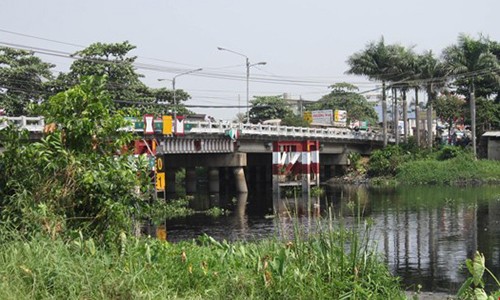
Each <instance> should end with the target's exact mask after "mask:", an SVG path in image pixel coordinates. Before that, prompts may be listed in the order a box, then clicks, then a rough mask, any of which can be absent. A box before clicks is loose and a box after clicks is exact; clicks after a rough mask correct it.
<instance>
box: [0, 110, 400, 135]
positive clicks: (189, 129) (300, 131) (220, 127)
mask: <svg viewBox="0 0 500 300" xmlns="http://www.w3.org/2000/svg"><path fill="white" fill-rule="evenodd" d="M137 122H141V121H137ZM155 122H156V121H155ZM9 124H14V125H16V126H18V127H19V128H22V129H27V130H29V131H32V132H43V130H44V127H45V121H44V118H43V117H26V116H20V117H0V130H1V129H4V128H5V127H7V126H8V125H9ZM160 127H161V126H160ZM184 127H185V134H186V135H189V134H214V135H224V134H226V133H227V132H228V131H229V130H231V129H236V130H239V131H240V132H241V134H242V136H275V137H276V136H280V137H292V138H293V137H299V138H311V139H317V138H320V139H326V140H328V139H337V140H338V139H345V140H360V141H363V140H364V141H383V136H382V134H381V133H379V132H373V131H354V130H352V129H350V128H313V127H293V126H281V125H264V124H245V123H230V122H205V121H194V122H193V121H185V122H184ZM124 130H127V131H134V132H142V131H143V130H144V129H142V128H137V127H136V126H129V127H127V128H124ZM388 138H389V140H390V141H393V139H394V137H393V136H392V135H389V136H388Z"/></svg>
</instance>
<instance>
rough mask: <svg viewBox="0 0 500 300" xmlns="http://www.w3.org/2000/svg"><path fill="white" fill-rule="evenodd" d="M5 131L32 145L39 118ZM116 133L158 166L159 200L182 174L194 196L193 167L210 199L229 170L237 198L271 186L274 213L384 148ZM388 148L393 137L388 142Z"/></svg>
mask: <svg viewBox="0 0 500 300" xmlns="http://www.w3.org/2000/svg"><path fill="white" fill-rule="evenodd" d="M10 123H13V124H15V125H16V126H18V127H19V128H21V129H27V130H28V131H30V133H31V134H32V136H33V138H35V139H36V138H40V137H41V136H43V131H44V128H45V122H44V119H43V118H42V117H25V116H21V117H4V118H1V119H0V130H1V129H3V128H5V127H6V126H8V124H10ZM121 130H126V131H130V132H134V133H135V134H136V135H137V140H136V142H135V153H136V154H147V155H150V156H152V157H156V159H157V160H161V168H158V164H156V165H157V167H156V170H155V174H156V178H157V184H156V186H157V188H158V189H159V190H163V197H165V198H167V195H168V194H175V187H174V185H173V184H169V185H168V187H166V185H165V182H167V183H170V182H175V173H176V172H175V170H176V169H178V168H184V169H186V182H185V186H186V192H187V193H188V194H194V193H195V192H196V181H197V178H196V168H197V167H205V168H207V170H208V174H207V177H208V189H209V192H210V193H211V194H218V193H219V191H220V187H221V185H223V184H224V183H225V182H226V181H227V180H225V179H224V178H226V179H227V177H228V176H227V173H231V172H228V170H232V173H233V176H232V179H231V180H230V181H231V183H232V184H233V185H234V186H235V189H236V192H239V193H246V192H248V190H249V189H248V183H250V185H254V184H253V183H252V182H259V181H260V182H264V184H265V183H272V185H271V186H272V188H271V189H272V191H273V206H274V208H275V210H279V209H278V206H279V199H280V198H281V197H282V190H283V189H286V188H290V187H297V188H299V189H300V190H301V192H302V196H303V199H307V201H309V199H310V192H311V188H313V187H314V186H319V184H320V178H330V177H332V175H334V174H335V173H337V172H339V170H341V169H342V167H343V166H346V165H348V164H349V159H348V155H349V154H350V153H353V152H355V153H360V154H363V155H368V154H370V153H371V152H372V151H373V150H375V149H379V148H381V147H382V146H383V136H382V135H381V134H380V133H377V132H368V131H354V130H351V129H349V128H310V127H291V126H280V125H263V124H248V123H230V122H206V121H190V120H185V119H182V117H180V118H179V119H178V120H176V121H175V122H174V121H173V120H172V118H171V117H170V116H163V117H162V118H161V119H155V118H154V117H153V116H152V115H146V116H144V118H143V120H136V119H131V125H130V126H129V127H127V128H122V129H121ZM393 141H394V139H393V138H392V137H390V138H389V142H393ZM221 173H223V174H221ZM223 177H224V178H223ZM221 179H222V180H221ZM165 187H166V188H165ZM274 199H276V200H274Z"/></svg>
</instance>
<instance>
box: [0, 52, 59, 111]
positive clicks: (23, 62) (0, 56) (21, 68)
mask: <svg viewBox="0 0 500 300" xmlns="http://www.w3.org/2000/svg"><path fill="white" fill-rule="evenodd" d="M53 67H54V66H53V65H51V64H48V63H45V62H43V61H42V60H41V59H40V58H38V57H36V56H34V55H33V53H32V52H29V51H25V50H17V49H13V48H8V47H0V108H3V109H5V111H6V114H7V115H10V116H19V115H28V114H29V113H30V112H29V110H28V105H29V104H30V103H32V102H37V101H41V100H42V99H43V97H44V95H45V84H44V81H46V80H50V79H51V78H52V73H51V71H50V69H51V68H53Z"/></svg>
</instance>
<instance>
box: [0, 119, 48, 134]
mask: <svg viewBox="0 0 500 300" xmlns="http://www.w3.org/2000/svg"><path fill="white" fill-rule="evenodd" d="M10 124H14V125H15V126H17V127H18V128H21V129H27V130H28V131H32V132H43V129H44V128H45V120H44V118H43V117H26V116H20V117H1V116H0V130H1V129H4V128H5V127H7V126H9V125H10Z"/></svg>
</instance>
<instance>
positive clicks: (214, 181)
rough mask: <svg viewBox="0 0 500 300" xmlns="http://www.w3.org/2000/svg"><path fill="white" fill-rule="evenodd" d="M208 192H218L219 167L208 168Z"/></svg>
mask: <svg viewBox="0 0 500 300" xmlns="http://www.w3.org/2000/svg"><path fill="white" fill-rule="evenodd" d="M208 192H209V193H210V194H215V193H217V194H218V193H219V192H220V181H219V168H217V167H211V168H208Z"/></svg>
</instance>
